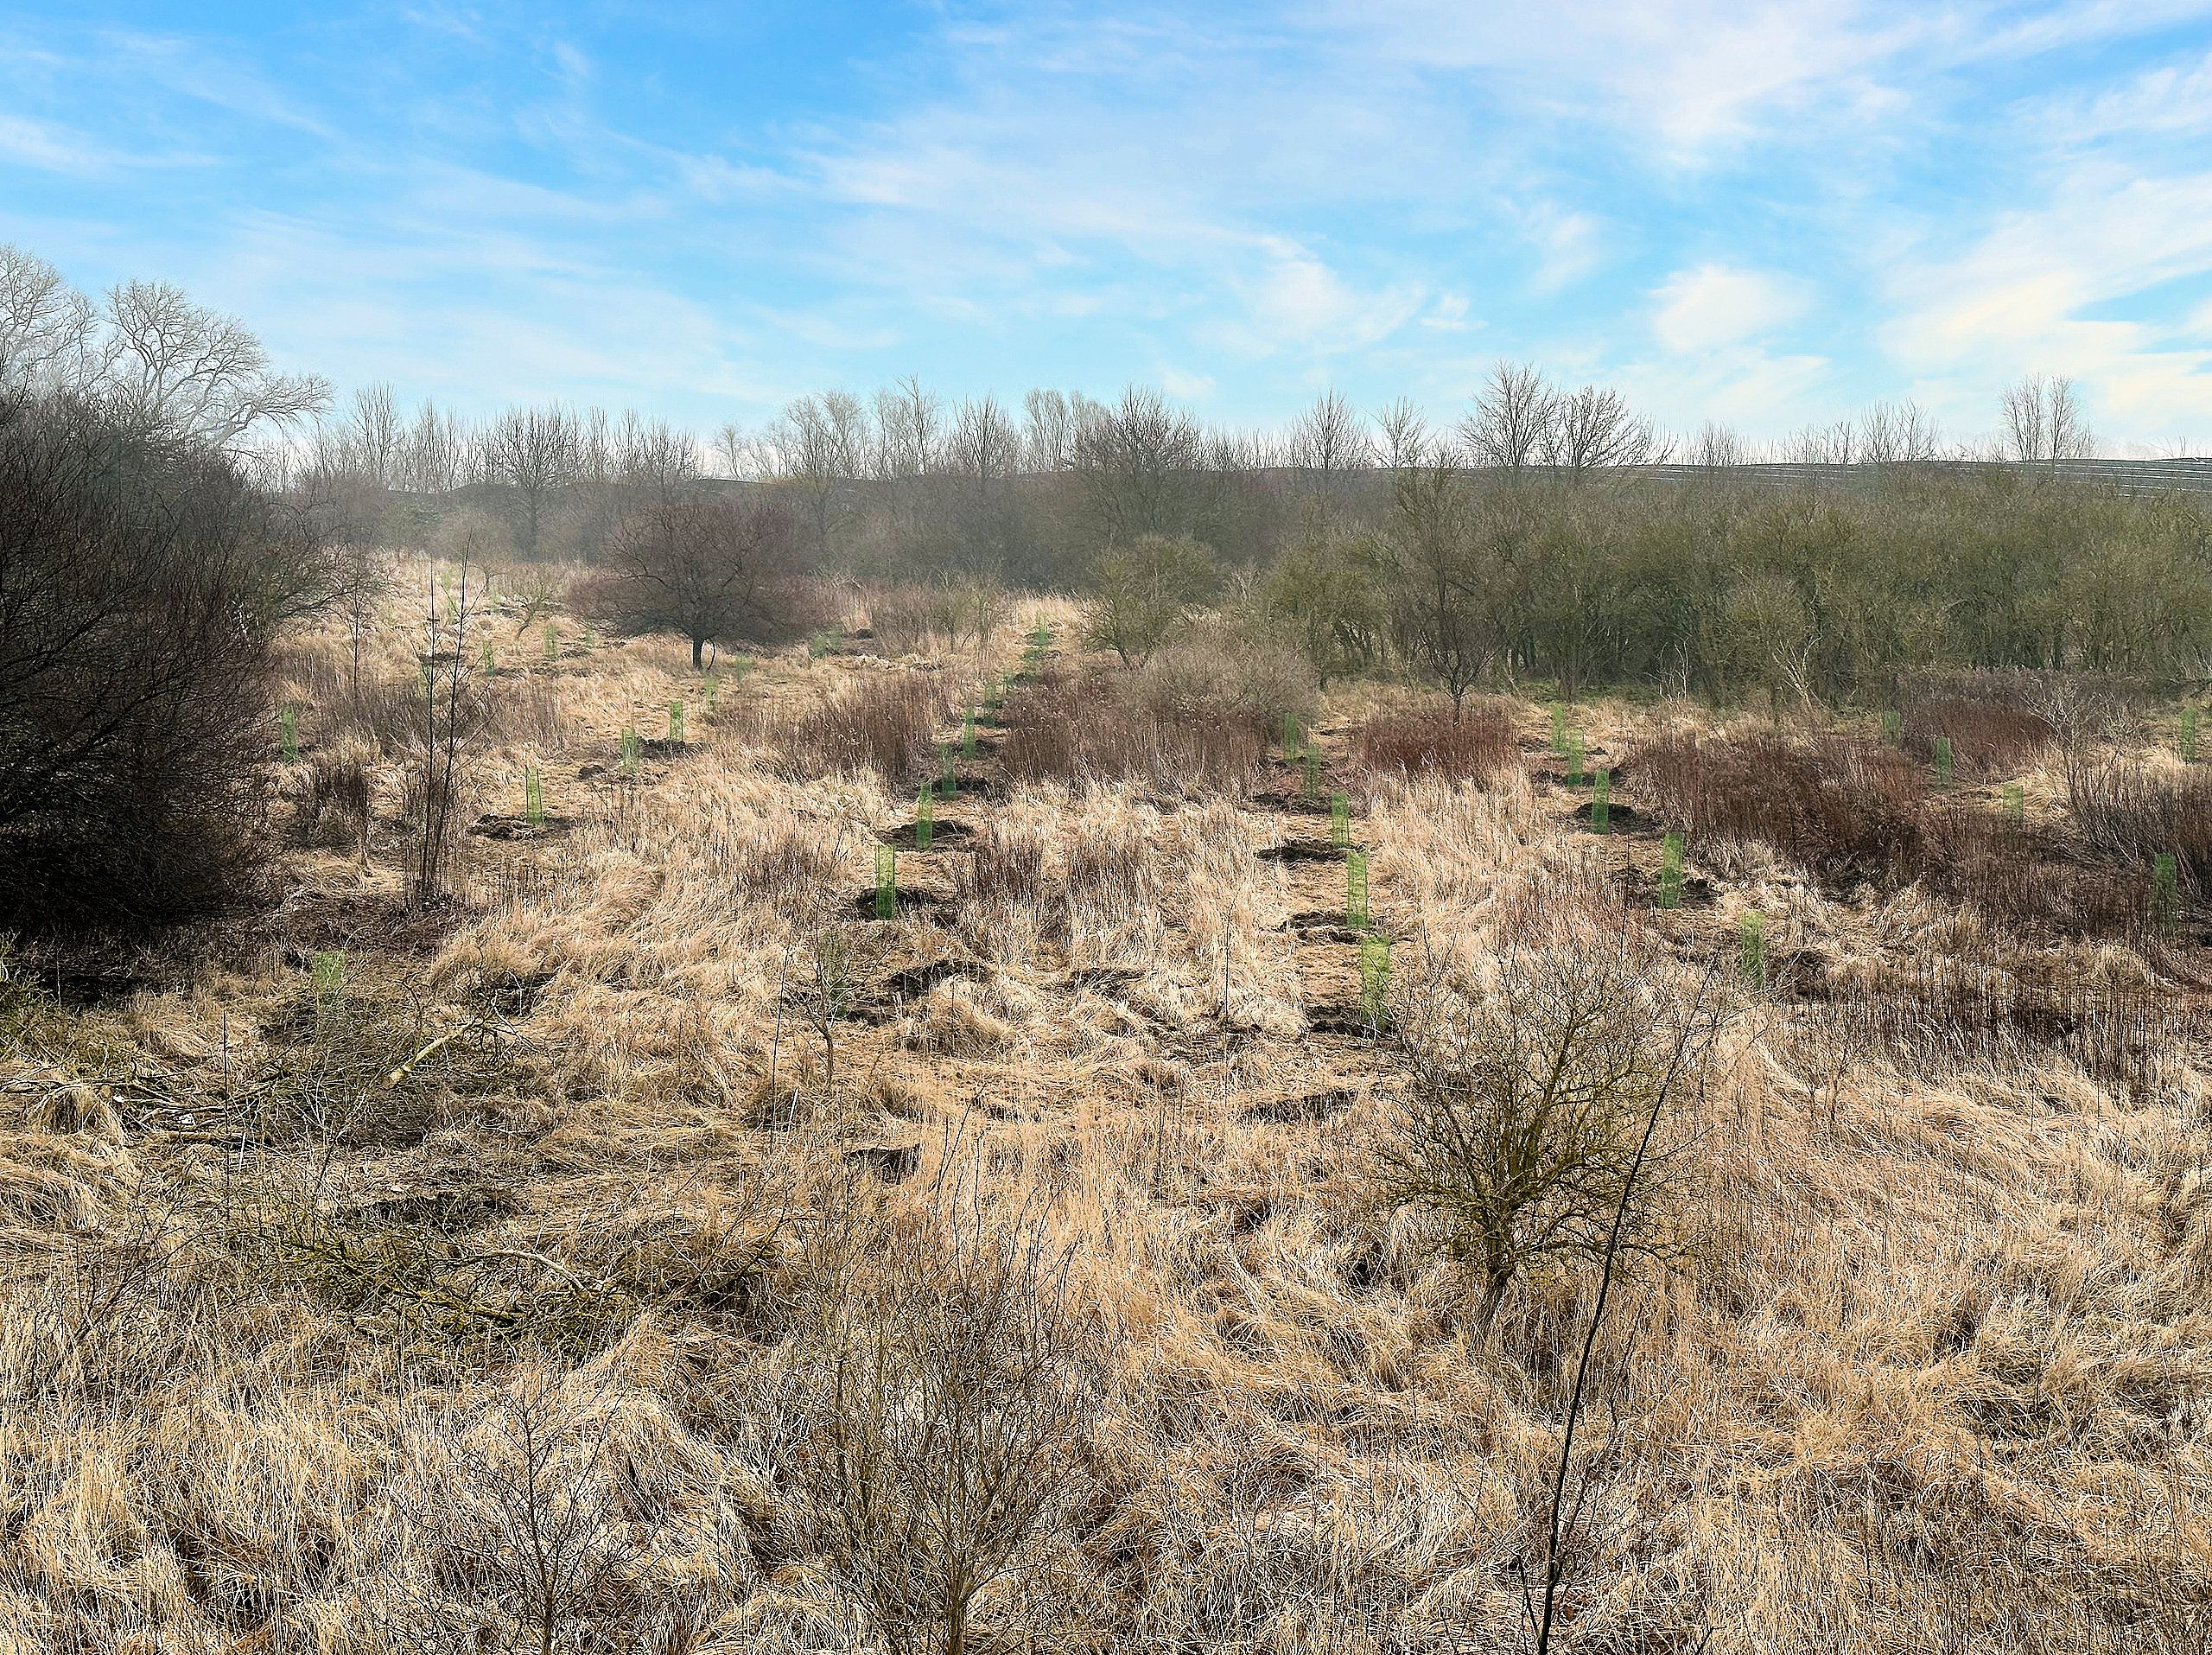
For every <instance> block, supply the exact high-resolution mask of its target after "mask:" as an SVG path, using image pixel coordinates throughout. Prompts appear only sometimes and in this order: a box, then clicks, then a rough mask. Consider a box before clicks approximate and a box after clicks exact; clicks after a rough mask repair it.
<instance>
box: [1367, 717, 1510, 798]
mask: <svg viewBox="0 0 2212 1655" xmlns="http://www.w3.org/2000/svg"><path fill="white" fill-rule="evenodd" d="M1353 750H1354V751H1355V752H1356V753H1357V754H1358V756H1359V762H1360V763H1361V764H1362V765H1363V766H1364V767H1366V768H1367V769H1369V770H1370V771H1372V772H1373V773H1376V775H1397V776H1423V775H1437V776H1451V777H1454V778H1464V779H1465V780H1472V781H1487V780H1490V779H1491V777H1492V776H1494V775H1497V774H1498V773H1500V772H1502V771H1505V770H1510V769H1511V768H1513V767H1515V766H1516V764H1518V763H1519V762H1520V758H1521V742H1520V738H1519V736H1518V735H1516V733H1515V731H1514V728H1513V718H1512V715H1511V714H1510V712H1509V711H1508V710H1506V709H1505V708H1504V707H1503V706H1501V705H1498V704H1497V703H1474V704H1472V705H1471V706H1469V707H1468V708H1467V710H1466V712H1465V716H1463V717H1462V718H1461V719H1460V720H1459V722H1458V723H1456V724H1455V723H1454V722H1452V715H1451V713H1450V712H1449V711H1448V710H1446V709H1443V708H1437V709H1434V710H1414V709H1411V708H1408V709H1402V710H1397V711H1394V712H1386V713H1378V714H1376V716H1374V717H1372V718H1370V719H1369V720H1368V721H1367V722H1366V723H1364V724H1363V725H1361V726H1360V729H1359V734H1358V735H1357V737H1356V738H1355V740H1354V743H1353Z"/></svg>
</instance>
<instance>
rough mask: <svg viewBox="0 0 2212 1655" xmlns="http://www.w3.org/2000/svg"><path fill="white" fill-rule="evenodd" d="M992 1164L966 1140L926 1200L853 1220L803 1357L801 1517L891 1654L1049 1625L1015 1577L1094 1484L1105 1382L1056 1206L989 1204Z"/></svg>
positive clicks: (972, 1644) (1017, 1636)
mask: <svg viewBox="0 0 2212 1655" xmlns="http://www.w3.org/2000/svg"><path fill="white" fill-rule="evenodd" d="M948 1150H950V1146H948ZM947 1159H948V1162H951V1161H952V1160H953V1157H952V1156H951V1155H950V1152H949V1153H948V1157H947ZM977 1176H978V1174H977V1172H976V1164H975V1161H974V1158H973V1157H972V1156H961V1157H959V1160H958V1164H957V1166H955V1167H954V1168H953V1170H951V1171H950V1172H948V1173H946V1174H943V1175H942V1176H941V1178H940V1181H939V1183H938V1187H936V1188H935V1189H934V1190H933V1191H932V1192H931V1198H930V1200H929V1201H928V1204H927V1206H925V1208H924V1210H923V1211H922V1212H920V1213H915V1214H912V1215H911V1216H899V1215H894V1214H893V1213H890V1212H888V1211H882V1210H878V1211H873V1212H869V1213H864V1214H862V1215H861V1216H859V1217H857V1218H854V1219H848V1220H847V1222H846V1224H845V1225H844V1228H843V1233H842V1238H841V1240H840V1242H839V1244H838V1248H837V1252H836V1256H835V1257H833V1258H832V1259H830V1260H829V1261H826V1262H827V1263H828V1264H829V1270H828V1272H827V1277H826V1280H825V1283H824V1284H823V1302H822V1314H823V1320H822V1325H821V1329H820V1334H819V1343H818V1346H817V1350H818V1354H817V1356H816V1357H815V1359H814V1360H813V1362H812V1364H811V1365H810V1368H809V1369H808V1370H807V1371H806V1372H804V1373H803V1374H802V1375H801V1384H802V1385H803V1387H804V1392H805V1397H806V1401H807V1408H806V1424H805V1428H804V1435H803V1436H802V1437H801V1439H800V1441H799V1442H798V1445H797V1452H796V1454H795V1455H794V1456H793V1457H794V1470H795V1473H796V1477H797V1480H798V1500H797V1506H798V1512H799V1523H800V1526H801V1528H802V1530H803V1531H804V1535H805V1538H806V1541H807V1544H808V1545H809V1546H810V1549H811V1550H815V1551H816V1552H817V1553H818V1554H819V1555H820V1556H823V1558H824V1559H825V1561H827V1562H828V1563H829V1564H830V1565H831V1567H833V1568H834V1569H836V1572H837V1574H838V1575H840V1576H841V1577H842V1579H843V1580H844V1582H846V1583H847V1584H848V1585H849V1587H850V1588H851V1589H852V1590H853V1592H854V1593H855V1595H856V1596H857V1597H859V1599H860V1600H861V1602H862V1603H863V1604H864V1605H865V1606H866V1607H867V1608H868V1613H869V1616H870V1618H871V1619H872V1620H874V1623H875V1626H876V1627H877V1629H878V1631H879V1632H880V1634H881V1636H882V1638H883V1639H884V1642H885V1644H886V1645H887V1646H888V1648H889V1649H890V1650H891V1651H892V1652H893V1655H919V1652H922V1651H925V1650H927V1651H936V1652H942V1655H965V1652H967V1651H969V1650H970V1649H982V1648H1007V1647H1020V1646H1023V1645H1024V1633H1027V1636H1028V1637H1030V1638H1034V1637H1035V1636H1036V1635H1037V1634H1038V1633H1039V1631H1040V1630H1043V1629H1042V1628H1040V1627H1039V1626H1035V1625H1034V1624H1030V1625H1027V1626H1025V1625H1024V1624H1023V1623H1024V1622H1025V1620H1032V1621H1033V1610H1032V1604H1031V1601H1030V1600H1029V1597H1028V1595H1027V1594H1024V1593H1017V1592H1016V1591H1015V1590H1014V1589H1012V1588H1014V1584H1015V1583H1016V1582H1019V1581H1020V1579H1021V1578H1022V1577H1023V1576H1024V1575H1027V1574H1029V1573H1030V1572H1031V1571H1032V1570H1033V1569H1034V1567H1035V1565H1036V1564H1037V1563H1038V1562H1039V1556H1040V1553H1041V1552H1042V1551H1043V1550H1044V1549H1045V1548H1046V1546H1047V1545H1048V1544H1050V1543H1051V1541H1052V1537H1054V1535H1055V1534H1056V1532H1058V1531H1060V1530H1061V1529H1062V1528H1063V1527H1064V1525H1065V1518H1066V1516H1067V1514H1068V1513H1069V1512H1071V1509H1072V1508H1073V1507H1074V1506H1075V1505H1077V1502H1078V1501H1079V1500H1080V1499H1081V1498H1082V1494H1083V1487H1084V1473H1085V1465H1086V1462H1085V1460H1084V1454H1083V1452H1082V1449H1083V1444H1084V1439H1085V1437H1086V1435H1088V1433H1089V1431H1090V1428H1091V1423H1092V1421H1093V1419H1094V1418H1095V1417H1096V1413H1097V1410H1098V1408H1099V1405H1100V1404H1101V1402H1102V1401H1103V1392H1104V1384H1103V1379H1104V1372H1103V1360H1102V1353H1101V1351H1100V1350H1099V1348H1098V1346H1097V1344H1096V1340H1095V1339H1094V1337H1093V1336H1092V1335H1091V1334H1089V1332H1088V1331H1087V1330H1086V1329H1085V1328H1084V1326H1083V1324H1082V1323H1081V1321H1079V1320H1078V1318H1077V1314H1075V1312H1074V1310H1073V1308H1072V1307H1071V1304H1070V1302H1069V1292H1068V1267H1069V1262H1070V1254H1069V1252H1068V1251H1066V1250H1065V1249H1063V1248H1060V1247H1058V1246H1057V1245H1056V1244H1054V1242H1053V1241H1052V1234H1051V1230H1050V1226H1049V1224H1048V1222H1047V1214H1046V1212H1045V1210H1044V1209H1043V1208H1042V1207H1041V1206H1039V1204H1038V1203H1037V1202H1036V1201H1034V1200H1031V1201H1030V1202H1028V1203H1027V1204H1025V1205H1021V1206H1018V1207H1017V1208H1016V1209H1015V1210H1014V1211H1012V1212H1010V1213H987V1210H986V1200H985V1197H984V1194H983V1193H982V1190H981V1189H980V1188H979V1187H977V1183H976V1179H977Z"/></svg>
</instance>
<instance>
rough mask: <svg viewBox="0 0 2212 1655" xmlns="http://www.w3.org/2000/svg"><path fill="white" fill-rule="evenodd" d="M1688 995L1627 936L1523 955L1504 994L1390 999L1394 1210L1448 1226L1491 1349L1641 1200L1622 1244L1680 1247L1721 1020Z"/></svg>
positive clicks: (1597, 1251)
mask: <svg viewBox="0 0 2212 1655" xmlns="http://www.w3.org/2000/svg"><path fill="white" fill-rule="evenodd" d="M1672 979H1673V968H1672V963H1671V961H1670V959H1669V958H1668V957H1667V956H1666V955H1665V954H1663V953H1662V952H1660V951H1658V950H1656V948H1654V947H1652V946H1651V945H1649V944H1645V943H1640V942H1638V941H1637V940H1635V939H1632V938H1630V937H1629V936H1627V935H1622V936H1618V937H1609V938H1605V939H1573V940H1567V939H1556V938H1555V939H1547V940H1545V941H1542V942H1540V943H1535V944H1522V945H1516V946H1515V947H1514V948H1513V949H1512V950H1511V951H1510V952H1508V954H1507V955H1506V956H1505V958H1503V960H1501V961H1500V963H1499V971H1498V979H1497V990H1496V991H1495V992H1494V993H1491V994H1484V993H1483V992H1481V991H1480V990H1478V989H1476V988H1474V987H1472V986H1471V985H1470V984H1467V983H1460V982H1456V981H1450V980H1446V979H1442V978H1439V977H1433V976H1432V977H1427V978H1425V979H1423V980H1422V981H1421V982H1420V983H1417V984H1416V985H1414V987H1413V988H1412V989H1411V990H1408V991H1402V992H1397V993H1394V994H1393V995H1392V996H1390V1003H1389V1012H1390V1017H1391V1021H1392V1022H1393V1023H1394V1025H1395V1027H1396V1028H1398V1030H1399V1031H1400V1036H1399V1037H1400V1040H1401V1042H1402V1046H1403V1047H1404V1049H1405V1053H1406V1055H1407V1058H1408V1062H1409V1064H1410V1066H1411V1071H1412V1073H1411V1085H1410V1086H1409V1088H1408V1094H1407V1098H1406V1101H1405V1102H1404V1104H1402V1106H1401V1108H1400V1110H1399V1111H1398V1113H1397V1115H1396V1117H1395V1119H1394V1120H1393V1121H1392V1122H1391V1123H1390V1125H1389V1129H1388V1130H1386V1132H1385V1135H1384V1136H1383V1140H1382V1142H1381V1143H1380V1144H1379V1145H1378V1154H1377V1167H1378V1175H1379V1183H1380V1189H1381V1194H1382V1195H1383V1199H1384V1200H1385V1201H1386V1202H1387V1203H1389V1204H1390V1205H1393V1206H1413V1207H1418V1208H1421V1209H1423V1210H1425V1211H1426V1212H1427V1213H1430V1214H1431V1215H1432V1216H1433V1218H1434V1219H1436V1220H1437V1221H1438V1223H1439V1225H1440V1237H1439V1245H1440V1250H1441V1251H1443V1253H1444V1254H1445V1255H1446V1257H1450V1258H1452V1260H1454V1261H1455V1262H1457V1263H1459V1264H1461V1265H1462V1266H1463V1267H1465V1269H1467V1270H1469V1271H1470V1272H1471V1275H1472V1276H1473V1278H1474V1281H1475V1283H1476V1285H1477V1288H1478V1302H1477V1305H1476V1310H1475V1326H1476V1329H1477V1331H1478V1334H1482V1335H1487V1334H1488V1332H1489V1330H1490V1328H1491V1325H1492V1324H1493V1322H1494V1321H1495V1320H1496V1318H1497V1310H1498V1306H1499V1304H1500V1303H1501V1302H1502V1301H1503V1298H1504V1296H1505V1292H1506V1289H1508V1288H1509V1287H1510V1286H1511V1285H1512V1283H1514V1281H1515V1280H1516V1278H1517V1277H1519V1276H1521V1275H1522V1273H1523V1272H1524V1271H1526V1270H1529V1269H1530V1268H1532V1267H1534V1266H1536V1265H1538V1264H1544V1263H1547V1262H1549V1261H1553V1260H1559V1259H1575V1258H1581V1259H1595V1258H1597V1257H1599V1256H1600V1255H1601V1254H1602V1253H1603V1252H1604V1251H1605V1248H1606V1247H1607V1245H1608V1234H1609V1232H1610V1231H1611V1228H1612V1223H1613V1219H1614V1215H1615V1213H1616V1212H1617V1211H1618V1210H1619V1209H1621V1208H1622V1207H1623V1206H1624V1203H1628V1202H1630V1197H1631V1194H1635V1195H1636V1196H1637V1198H1638V1199H1637V1200H1636V1201H1635V1202H1634V1205H1633V1206H1632V1207H1631V1208H1630V1211H1629V1213H1628V1217H1629V1219H1630V1220H1631V1222H1630V1225H1628V1227H1627V1229H1626V1230H1625V1232H1624V1236H1623V1238H1622V1245H1623V1246H1624V1248H1625V1249H1626V1250H1627V1251H1630V1252H1631V1253H1641V1254H1643V1255H1646V1256H1657V1255H1660V1254H1663V1253H1664V1252H1666V1251H1669V1248H1670V1246H1671V1244H1672V1243H1673V1242H1674V1240H1675V1234H1674V1232H1675V1230H1676V1228H1677V1227H1678V1226H1677V1225H1676V1223H1675V1213H1674V1211H1673V1208H1674V1206H1675V1201H1676V1199H1677V1196H1678V1189H1677V1187H1676V1180H1675V1173H1676V1157H1675V1155H1672V1154H1671V1153H1670V1151H1672V1150H1673V1149H1677V1148H1679V1146H1680V1144H1681V1141H1682V1138H1683V1134H1682V1133H1681V1131H1680V1130H1678V1129H1679V1128H1680V1126H1681V1124H1682V1123H1683V1116H1684V1110H1683V1105H1684V1104H1685V1102H1686V1099H1687V1098H1688V1094H1689V1093H1690V1092H1692V1091H1693V1090H1694V1088H1695V1086H1696V1085H1698V1083H1699V1079H1700V1075H1701V1073H1702V1065H1703V1063H1704V1061H1705V1059H1706V1057H1707V1053H1708V1052H1709V1050H1710V1048H1711V1047H1712V1044H1713V1039H1714V1037H1715V1035H1716V1034H1717V1032H1718V1030H1719V1023H1720V1016H1719V1011H1718V1009H1717V1006H1716V1002H1715V1000H1714V998H1713V996H1712V995H1711V994H1709V993H1708V992H1706V991H1703V990H1700V991H1699V992H1697V993H1695V994H1694V995H1686V994H1685V993H1683V992H1682V991H1681V989H1680V988H1679V987H1678V985H1677V984H1676V983H1675V982H1674V981H1673V980H1672Z"/></svg>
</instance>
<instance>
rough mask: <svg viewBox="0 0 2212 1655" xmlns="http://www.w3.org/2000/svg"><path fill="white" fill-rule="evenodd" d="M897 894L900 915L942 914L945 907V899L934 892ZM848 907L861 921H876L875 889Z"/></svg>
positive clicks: (867, 890)
mask: <svg viewBox="0 0 2212 1655" xmlns="http://www.w3.org/2000/svg"><path fill="white" fill-rule="evenodd" d="M897 902H898V911H899V913H939V912H942V911H943V909H944V906H945V899H944V898H943V897H942V896H939V895H938V894H937V893H935V892H934V891H899V892H898V893H897ZM846 907H848V908H849V909H850V910H851V911H852V912H853V913H855V915H857V916H858V917H859V918H861V919H863V920H873V919H874V918H875V887H874V886H873V885H871V886H869V887H868V888H867V889H866V890H864V891H862V892H861V893H860V894H858V895H856V896H855V897H854V898H853V900H852V901H850V902H849V903H847V904H846Z"/></svg>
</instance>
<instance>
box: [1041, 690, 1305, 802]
mask: <svg viewBox="0 0 2212 1655" xmlns="http://www.w3.org/2000/svg"><path fill="white" fill-rule="evenodd" d="M1006 722H1007V735H1006V741H1005V743H1004V745H1003V746H1002V747H1001V748H1000V758H1001V761H1003V762H1004V764H1005V766H1006V770H1007V774H1008V775H1009V776H1012V777H1014V778H1016V779H1017V780H1024V781H1044V780H1051V781H1062V782H1067V783H1071V784H1075V785H1080V784H1083V783H1085V782H1091V781H1127V780H1140V781H1144V782H1148V783H1149V784H1151V785H1152V786H1154V787H1155V788H1157V789H1159V790H1160V792H1166V793H1173V794H1179V795H1182V796H1185V797H1204V796H1205V795H1208V794H1219V793H1241V792H1248V791H1249V790H1250V788H1251V787H1252V786H1254V785H1255V782H1256V781H1257V780H1258V779H1259V776H1260V774H1261V773H1262V770H1263V769H1264V767H1265V766H1266V763H1267V750H1268V738H1267V735H1266V734H1265V733H1264V730H1263V729H1262V727H1261V724H1260V722H1258V721H1255V720H1254V719H1252V718H1250V717H1249V716H1246V715H1244V714H1243V713H1242V712H1240V711H1239V710H1237V709H1236V708H1234V707H1229V706H1219V705H1214V704H1211V703H1184V704H1182V705H1180V706H1178V707H1176V708H1174V709H1173V710H1171V711H1165V712H1163V711H1160V710H1155V709H1153V708H1147V707H1146V706H1143V705H1141V704H1135V703H1133V701H1132V699H1131V698H1130V697H1128V696H1125V695H1124V694H1123V693H1122V689H1121V687H1120V686H1119V685H1118V684H1116V683H1114V682H1113V681H1111V680H1109V679H1108V678H1105V677H1104V676H1103V675H1102V674H1096V673H1093V674H1084V675H1081V676H1077V675H1070V674H1065V673H1053V674H1048V675H1046V677H1045V678H1043V679H1042V680H1041V681H1040V682H1039V683H1038V684H1035V685H1034V686H1033V687H1032V688H1031V689H1029V690H1028V691H1027V692H1026V693H1024V694H1022V695H1020V696H1018V697H1015V698H1014V701H1013V703H1010V705H1009V706H1008V709H1007V721H1006Z"/></svg>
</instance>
